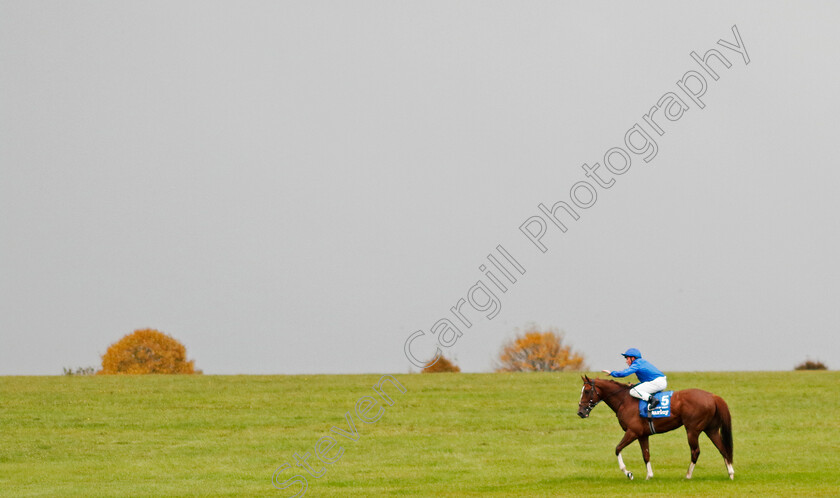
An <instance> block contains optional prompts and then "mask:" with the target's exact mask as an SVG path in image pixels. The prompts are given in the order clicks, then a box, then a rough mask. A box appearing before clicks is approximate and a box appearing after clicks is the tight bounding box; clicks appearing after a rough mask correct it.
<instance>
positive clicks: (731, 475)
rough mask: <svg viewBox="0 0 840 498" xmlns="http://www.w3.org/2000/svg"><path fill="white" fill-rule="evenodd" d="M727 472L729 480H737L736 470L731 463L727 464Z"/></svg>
mask: <svg viewBox="0 0 840 498" xmlns="http://www.w3.org/2000/svg"><path fill="white" fill-rule="evenodd" d="M726 470H727V471H728V472H729V478H730V479H733V480H734V479H735V469H734V468H733V467H732V464H731V463H729V462H726Z"/></svg>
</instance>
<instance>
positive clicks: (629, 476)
mask: <svg viewBox="0 0 840 498" xmlns="http://www.w3.org/2000/svg"><path fill="white" fill-rule="evenodd" d="M627 478H628V479H630V480H631V481H632V480H633V473H632V472H628V473H627Z"/></svg>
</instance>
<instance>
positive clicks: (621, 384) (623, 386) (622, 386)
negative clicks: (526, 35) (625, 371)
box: [593, 379, 633, 391]
mask: <svg viewBox="0 0 840 498" xmlns="http://www.w3.org/2000/svg"><path fill="white" fill-rule="evenodd" d="M593 380H594V381H596V382H603V383H606V384H609V385H612V386H615V387H618V388H620V389H627V390H628V391H629V390H630V388H631V387H633V384H626V383H624V382H618V381H616V380H612V379H593Z"/></svg>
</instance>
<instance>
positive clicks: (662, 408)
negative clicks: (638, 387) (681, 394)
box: [639, 391, 674, 418]
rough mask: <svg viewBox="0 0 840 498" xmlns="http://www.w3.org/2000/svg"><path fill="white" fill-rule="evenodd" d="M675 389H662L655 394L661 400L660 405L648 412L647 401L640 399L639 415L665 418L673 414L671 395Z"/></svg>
mask: <svg viewBox="0 0 840 498" xmlns="http://www.w3.org/2000/svg"><path fill="white" fill-rule="evenodd" d="M672 394H674V391H662V392H658V393H656V394H654V395H653V397H654V398H656V399H658V400H659V406H657V407H656V408H654V409H653V411H651V412H650V413H648V408H647V405H648V404H647V401H644V400H641V399H640V400H639V415H641V416H642V417H644V418H664V417H670V416H671V395H672Z"/></svg>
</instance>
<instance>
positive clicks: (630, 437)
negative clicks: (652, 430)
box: [615, 431, 636, 481]
mask: <svg viewBox="0 0 840 498" xmlns="http://www.w3.org/2000/svg"><path fill="white" fill-rule="evenodd" d="M635 440H636V435H635V434H633V433H632V432H630V431H627V432H625V433H624V437H623V438H621V441H619V442H618V446H616V447H615V456H616V457H618V468H619V469H621V471H622V472H624V475H626V476H627V478H628V479H630V480H631V481H632V480H633V473H632V472H630V471H629V470H627V467H625V466H624V459H623V458H621V450H623V449H624V448H625V447H627V445H628V444H630V443H632V442H633V441H635Z"/></svg>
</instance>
